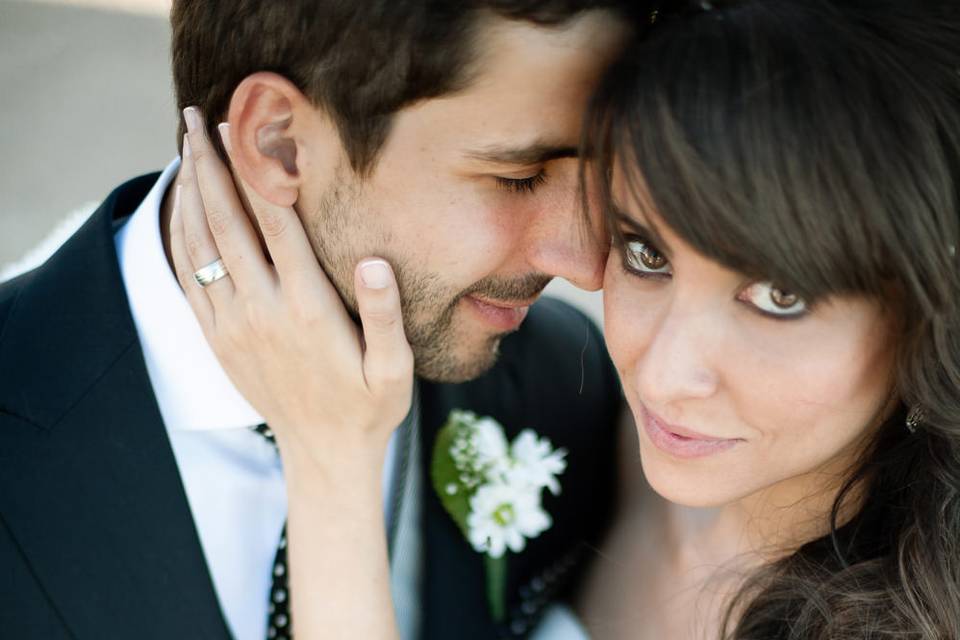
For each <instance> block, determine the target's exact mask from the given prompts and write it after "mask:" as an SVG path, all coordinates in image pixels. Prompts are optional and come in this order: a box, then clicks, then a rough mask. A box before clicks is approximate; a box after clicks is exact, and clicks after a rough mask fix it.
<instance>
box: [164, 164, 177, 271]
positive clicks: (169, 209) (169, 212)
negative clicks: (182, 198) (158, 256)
mask: <svg viewBox="0 0 960 640" xmlns="http://www.w3.org/2000/svg"><path fill="white" fill-rule="evenodd" d="M179 177H180V172H179V171H177V174H176V175H175V176H174V178H173V180H172V181H171V182H170V185H169V186H168V187H167V189H166V191H164V193H163V198H162V199H161V201H160V239H161V241H162V242H163V254H164V255H165V256H166V257H167V264H168V265H169V266H170V272H171V273H173V275H174V276H176V275H177V270H176V269H175V268H174V266H173V253H172V252H171V251H170V220H171V218H172V217H173V192H174V189H176V187H177V182H178V181H179Z"/></svg>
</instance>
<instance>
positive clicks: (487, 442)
mask: <svg viewBox="0 0 960 640" xmlns="http://www.w3.org/2000/svg"><path fill="white" fill-rule="evenodd" d="M566 456H567V452H566V450H564V449H554V448H553V445H552V444H551V443H550V441H549V440H548V439H546V438H540V437H539V436H537V434H536V433H535V432H534V431H533V430H531V429H525V430H523V431H521V432H520V434H519V435H517V437H516V438H514V440H513V442H508V440H507V436H506V434H505V433H504V429H503V426H502V425H500V423H499V422H497V421H496V420H494V419H493V418H486V417H479V416H477V415H476V414H475V413H472V412H470V411H460V410H454V411H452V412H451V413H450V416H449V417H448V418H447V422H446V424H445V425H444V426H443V428H442V429H441V430H440V433H439V435H438V436H437V440H436V443H435V445H434V449H433V461H432V463H431V466H430V475H431V478H432V480H433V488H434V490H435V491H436V492H437V495H438V496H439V497H440V502H441V503H443V506H444V508H445V509H446V510H447V512H448V513H449V514H450V516H451V517H452V518H453V520H454V522H456V523H457V526H459V527H460V530H461V531H462V532H463V535H464V537H465V538H466V539H467V541H468V542H469V543H470V544H471V545H472V546H473V548H474V550H476V551H477V552H478V553H482V554H483V555H484V562H485V565H486V574H487V599H488V601H489V603H490V611H491V613H492V614H493V618H494V619H495V620H496V621H498V622H502V621H503V620H504V618H505V617H506V588H507V553H508V552H513V553H520V552H521V551H523V549H524V548H525V547H526V543H527V540H529V539H532V538H536V537H537V536H539V535H540V534H541V533H543V532H544V531H546V530H548V529H549V528H550V527H551V526H553V520H552V518H551V517H550V514H549V513H547V512H546V511H545V510H544V509H543V504H542V501H541V497H542V494H543V490H544V489H547V490H549V491H550V492H551V493H552V494H554V495H558V494H559V493H560V482H559V481H558V480H557V477H558V476H559V475H560V474H562V473H563V472H564V471H565V470H566V468H567V461H566Z"/></svg>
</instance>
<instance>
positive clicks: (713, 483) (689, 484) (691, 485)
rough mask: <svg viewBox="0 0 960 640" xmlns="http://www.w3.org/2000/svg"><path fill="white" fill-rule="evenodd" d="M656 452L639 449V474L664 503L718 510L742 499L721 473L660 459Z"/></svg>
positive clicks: (686, 462) (739, 492) (729, 480)
mask: <svg viewBox="0 0 960 640" xmlns="http://www.w3.org/2000/svg"><path fill="white" fill-rule="evenodd" d="M658 454H659V452H658V451H645V450H644V446H643V445H641V447H640V462H641V465H642V467H643V474H644V477H645V478H646V481H647V483H648V484H649V485H650V487H651V488H652V489H653V490H654V491H656V492H657V493H658V494H659V495H660V497H662V498H663V499H664V500H668V501H670V502H672V503H674V504H678V505H681V506H684V507H700V508H707V507H722V506H724V505H727V504H730V503H731V502H734V501H736V500H738V499H739V498H741V497H743V495H744V493H743V492H742V491H740V490H739V487H734V486H731V481H732V479H731V478H730V475H729V474H724V473H723V472H722V470H708V469H703V468H700V469H697V468H694V466H695V465H693V464H691V463H690V462H689V461H683V460H681V461H670V462H667V461H665V460H663V459H661V455H662V454H660V455H658Z"/></svg>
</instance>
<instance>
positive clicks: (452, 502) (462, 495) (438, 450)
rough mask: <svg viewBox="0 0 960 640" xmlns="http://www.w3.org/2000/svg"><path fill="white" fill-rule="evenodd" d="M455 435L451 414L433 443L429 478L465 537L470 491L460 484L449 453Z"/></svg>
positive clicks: (454, 423)
mask: <svg viewBox="0 0 960 640" xmlns="http://www.w3.org/2000/svg"><path fill="white" fill-rule="evenodd" d="M456 435H457V422H455V421H454V420H453V416H452V414H451V417H450V418H448V419H447V423H446V424H445V425H444V426H443V428H442V429H440V432H439V434H438V435H437V440H436V442H435V443H434V445H433V458H432V461H431V463H430V478H431V480H432V481H433V490H434V491H436V492H437V495H438V496H439V497H440V502H441V504H443V508H444V509H446V511H447V513H449V514H450V517H451V518H453V521H454V522H456V523H457V526H459V527H460V530H461V531H462V532H463V535H464V537H465V538H467V537H468V531H469V528H468V527H467V516H468V515H469V514H470V496H471V495H472V494H473V492H472V491H470V490H468V489H467V488H466V487H464V486H463V485H462V484H460V474H459V473H458V472H457V467H456V465H455V464H454V461H453V457H452V456H451V455H450V448H451V447H452V446H453V441H454V439H455V438H456ZM451 486H455V487H456V488H457V491H456V493H454V494H453V495H450V493H449V491H448V487H451Z"/></svg>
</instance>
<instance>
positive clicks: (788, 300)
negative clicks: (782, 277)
mask: <svg viewBox="0 0 960 640" xmlns="http://www.w3.org/2000/svg"><path fill="white" fill-rule="evenodd" d="M770 299H771V300H772V301H773V304H775V305H777V306H778V307H780V308H781V309H789V308H791V307H793V306H794V305H795V304H797V302H799V301H800V296H798V295H796V294H794V293H790V292H789V291H784V290H783V289H778V288H776V287H772V288H771V289H770Z"/></svg>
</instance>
